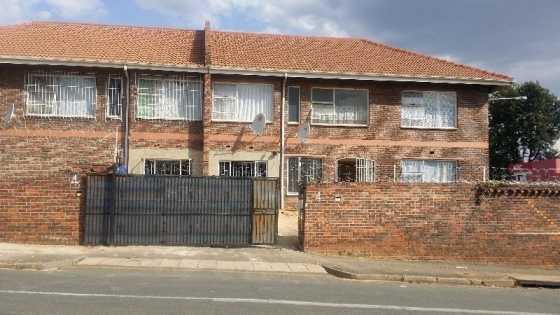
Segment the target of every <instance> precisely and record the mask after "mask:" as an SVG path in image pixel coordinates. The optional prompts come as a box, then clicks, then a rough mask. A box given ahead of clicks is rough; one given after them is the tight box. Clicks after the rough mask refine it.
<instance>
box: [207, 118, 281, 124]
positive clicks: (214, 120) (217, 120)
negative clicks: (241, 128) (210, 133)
mask: <svg viewBox="0 0 560 315" xmlns="http://www.w3.org/2000/svg"><path fill="white" fill-rule="evenodd" d="M212 122H219V123H233V124H252V123H253V122H252V121H238V120H223V119H212ZM266 124H267V125H271V124H272V121H267V122H266Z"/></svg>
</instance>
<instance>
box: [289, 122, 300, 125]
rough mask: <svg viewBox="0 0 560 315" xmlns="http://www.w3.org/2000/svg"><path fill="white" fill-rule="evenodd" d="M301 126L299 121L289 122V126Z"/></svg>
mask: <svg viewBox="0 0 560 315" xmlns="http://www.w3.org/2000/svg"><path fill="white" fill-rule="evenodd" d="M297 125H299V121H298V122H295V121H288V126H297Z"/></svg>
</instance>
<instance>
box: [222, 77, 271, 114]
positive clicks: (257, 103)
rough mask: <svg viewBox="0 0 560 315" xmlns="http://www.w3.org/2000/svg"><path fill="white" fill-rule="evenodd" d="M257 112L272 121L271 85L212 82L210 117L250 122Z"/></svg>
mask: <svg viewBox="0 0 560 315" xmlns="http://www.w3.org/2000/svg"><path fill="white" fill-rule="evenodd" d="M259 113H263V114H264V116H265V117H266V121H267V122H270V121H272V85H270V84H225V83H216V84H214V106H213V108H212V119H214V120H223V121H238V122H252V121H253V119H255V116H256V115H257V114H259Z"/></svg>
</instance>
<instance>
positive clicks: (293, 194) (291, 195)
mask: <svg viewBox="0 0 560 315" xmlns="http://www.w3.org/2000/svg"><path fill="white" fill-rule="evenodd" d="M286 196H287V197H297V196H299V194H298V193H293V192H286Z"/></svg>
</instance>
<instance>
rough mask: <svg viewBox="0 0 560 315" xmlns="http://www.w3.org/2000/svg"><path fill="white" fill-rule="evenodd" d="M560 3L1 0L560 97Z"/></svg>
mask: <svg viewBox="0 0 560 315" xmlns="http://www.w3.org/2000/svg"><path fill="white" fill-rule="evenodd" d="M559 12H560V0H422V1H418V0H322V1H321V0H284V1H282V0H237V1H235V0H206V1H203V0H198V1H196V0H193V1H189V0H131V1H124V0H0V25H5V24H14V23H21V22H29V21H35V20H55V21H80V22H92V23H104V24H124V25H149V26H166V27H178V28H189V29H193V28H194V29H200V28H202V27H203V25H204V21H206V20H208V21H210V24H211V27H212V28H215V29H220V30H232V31H250V32H269V33H285V34H303V35H321V36H351V37H360V38H368V39H371V40H374V41H380V42H383V43H386V44H389V45H392V46H397V47H400V48H405V49H410V50H414V51H418V52H421V53H426V54H429V55H433V56H437V57H440V58H445V59H448V60H451V61H455V62H460V63H464V64H468V65H473V66H476V67H481V68H483V69H485V70H490V71H495V72H500V73H504V74H507V75H510V76H513V77H514V79H515V80H516V81H518V82H524V81H539V82H540V83H541V84H542V85H543V86H544V87H546V88H548V89H550V90H551V91H552V92H553V93H554V94H556V95H557V96H560V13H559Z"/></svg>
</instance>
